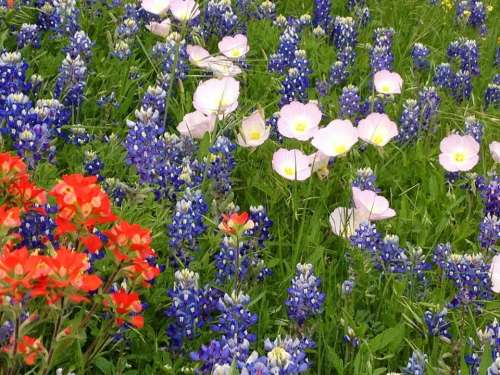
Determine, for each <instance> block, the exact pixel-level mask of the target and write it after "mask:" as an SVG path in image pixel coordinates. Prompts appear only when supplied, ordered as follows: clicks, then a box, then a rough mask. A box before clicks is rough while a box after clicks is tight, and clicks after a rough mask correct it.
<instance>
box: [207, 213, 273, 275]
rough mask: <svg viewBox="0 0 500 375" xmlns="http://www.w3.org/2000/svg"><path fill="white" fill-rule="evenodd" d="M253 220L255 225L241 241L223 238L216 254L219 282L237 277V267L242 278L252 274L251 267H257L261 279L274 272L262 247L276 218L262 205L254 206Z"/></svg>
mask: <svg viewBox="0 0 500 375" xmlns="http://www.w3.org/2000/svg"><path fill="white" fill-rule="evenodd" d="M250 220H252V222H253V224H254V225H253V228H251V229H247V230H246V231H245V232H244V233H243V236H242V237H241V238H240V239H239V241H236V240H235V239H234V238H233V237H228V236H224V237H223V238H222V240H221V242H220V250H219V252H218V253H217V254H216V255H215V267H216V268H217V273H216V281H217V283H219V284H223V283H225V282H226V281H227V280H229V279H231V278H234V277H235V274H236V270H237V269H238V280H243V279H245V278H248V277H249V276H251V274H250V271H254V272H253V274H256V277H257V280H259V281H262V280H263V279H264V278H266V277H267V276H269V275H270V274H271V270H269V269H268V268H267V267H266V266H265V264H264V261H263V259H262V249H264V248H265V244H266V241H267V240H268V239H269V238H270V233H269V230H270V228H271V226H272V221H271V220H270V219H269V217H268V216H267V213H266V211H265V210H264V208H263V207H262V206H259V207H250ZM236 263H238V264H236Z"/></svg>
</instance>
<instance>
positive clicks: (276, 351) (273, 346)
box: [264, 336, 310, 375]
mask: <svg viewBox="0 0 500 375" xmlns="http://www.w3.org/2000/svg"><path fill="white" fill-rule="evenodd" d="M264 349H265V350H266V351H267V366H268V368H269V370H270V373H271V374H283V375H288V374H289V375H292V374H293V375H295V374H300V373H303V372H306V371H307V370H308V369H309V367H310V363H309V359H308V358H307V355H306V353H305V351H304V350H305V349H306V347H304V341H302V340H299V339H298V338H293V337H285V338H284V339H282V338H281V337H279V336H278V337H277V338H276V339H275V340H274V341H271V340H269V339H266V340H265V341H264Z"/></svg>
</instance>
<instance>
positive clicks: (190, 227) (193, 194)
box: [168, 189, 208, 266]
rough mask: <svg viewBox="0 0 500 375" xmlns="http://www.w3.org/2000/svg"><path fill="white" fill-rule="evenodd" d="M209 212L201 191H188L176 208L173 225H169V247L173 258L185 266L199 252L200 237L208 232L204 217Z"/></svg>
mask: <svg viewBox="0 0 500 375" xmlns="http://www.w3.org/2000/svg"><path fill="white" fill-rule="evenodd" d="M207 212H208V205H207V204H206V203H205V201H204V199H203V195H202V194H201V191H199V190H196V191H192V190H190V189H186V191H185V193H184V196H183V197H182V199H180V200H179V201H178V202H177V204H176V206H175V210H174V213H173V217H172V223H171V224H169V225H168V235H169V247H170V251H171V252H172V253H173V254H172V256H175V257H176V259H179V260H180V261H181V262H182V263H183V264H184V265H185V266H186V265H188V264H189V261H190V258H191V256H192V252H193V251H196V250H198V241H199V237H200V236H201V235H202V234H203V233H204V232H205V230H206V226H205V224H204V218H203V216H204V215H205V214H206V213H207Z"/></svg>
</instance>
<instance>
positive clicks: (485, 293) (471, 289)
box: [433, 244, 492, 308]
mask: <svg viewBox="0 0 500 375" xmlns="http://www.w3.org/2000/svg"><path fill="white" fill-rule="evenodd" d="M433 260H434V262H435V263H436V264H437V265H438V266H439V267H440V268H441V270H442V271H443V272H444V274H445V275H446V277H447V278H448V279H450V280H451V281H453V283H454V284H455V286H456V288H457V289H458V290H457V293H456V295H455V297H454V298H453V299H452V300H451V302H450V304H449V306H450V307H453V308H454V307H458V306H461V305H463V304H470V303H480V302H481V301H485V300H489V299H491V298H492V293H491V290H490V284H491V281H490V278H489V264H488V263H486V262H485V261H484V259H483V256H482V255H481V254H463V255H458V254H453V253H451V249H450V248H449V247H448V246H444V245H443V244H440V245H438V246H437V247H436V250H435V253H434V257H433Z"/></svg>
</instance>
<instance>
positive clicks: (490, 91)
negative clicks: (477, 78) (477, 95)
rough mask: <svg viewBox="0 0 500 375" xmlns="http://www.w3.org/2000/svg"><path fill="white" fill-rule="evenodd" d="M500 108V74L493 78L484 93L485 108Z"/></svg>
mask: <svg viewBox="0 0 500 375" xmlns="http://www.w3.org/2000/svg"><path fill="white" fill-rule="evenodd" d="M490 106H492V107H494V108H500V74H496V75H494V76H493V79H492V81H491V83H489V84H488V86H487V87H486V90H485V92H484V107H485V108H486V109H487V108H488V107H490Z"/></svg>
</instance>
